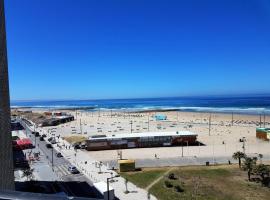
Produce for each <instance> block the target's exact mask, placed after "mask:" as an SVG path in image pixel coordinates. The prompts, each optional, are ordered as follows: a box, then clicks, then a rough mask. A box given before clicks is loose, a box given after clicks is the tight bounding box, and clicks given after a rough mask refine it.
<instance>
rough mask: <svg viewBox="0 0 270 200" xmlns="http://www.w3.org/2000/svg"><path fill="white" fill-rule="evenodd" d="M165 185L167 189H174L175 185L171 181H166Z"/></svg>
mask: <svg viewBox="0 0 270 200" xmlns="http://www.w3.org/2000/svg"><path fill="white" fill-rule="evenodd" d="M164 184H165V186H166V187H167V188H172V187H173V184H172V183H171V182H170V181H167V180H166V181H164Z"/></svg>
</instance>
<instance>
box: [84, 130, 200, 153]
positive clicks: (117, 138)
mask: <svg viewBox="0 0 270 200" xmlns="http://www.w3.org/2000/svg"><path fill="white" fill-rule="evenodd" d="M197 136H198V135H197V134H195V133H192V132H190V131H175V132H145V133H129V134H115V135H96V136H91V137H89V138H88V140H87V141H86V146H87V150H89V151H95V150H108V149H127V148H144V147H162V146H175V145H189V144H190V145H192V144H195V143H196V142H197Z"/></svg>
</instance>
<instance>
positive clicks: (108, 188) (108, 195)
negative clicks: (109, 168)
mask: <svg viewBox="0 0 270 200" xmlns="http://www.w3.org/2000/svg"><path fill="white" fill-rule="evenodd" d="M117 177H120V175H115V176H112V177H109V178H107V200H110V185H109V181H110V180H111V179H113V178H117Z"/></svg>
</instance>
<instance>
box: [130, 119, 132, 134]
mask: <svg viewBox="0 0 270 200" xmlns="http://www.w3.org/2000/svg"><path fill="white" fill-rule="evenodd" d="M130 132H131V133H132V120H131V121H130Z"/></svg>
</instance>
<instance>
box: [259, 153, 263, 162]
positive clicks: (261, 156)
mask: <svg viewBox="0 0 270 200" xmlns="http://www.w3.org/2000/svg"><path fill="white" fill-rule="evenodd" d="M258 157H259V159H260V164H262V158H263V155H262V154H259V155H258Z"/></svg>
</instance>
